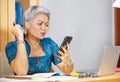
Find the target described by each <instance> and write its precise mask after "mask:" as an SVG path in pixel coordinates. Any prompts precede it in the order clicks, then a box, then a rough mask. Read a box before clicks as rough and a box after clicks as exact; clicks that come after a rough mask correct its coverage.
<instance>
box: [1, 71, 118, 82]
mask: <svg viewBox="0 0 120 82" xmlns="http://www.w3.org/2000/svg"><path fill="white" fill-rule="evenodd" d="M55 77H57V78H59V79H58V80H53V79H51V80H50V81H49V80H46V81H43V80H13V79H7V78H0V82H8V81H9V82H16V81H17V82H19V81H20V82H22V81H24V82H38V81H39V82H120V72H119V73H115V74H114V75H109V76H102V77H88V78H75V79H71V80H61V79H62V76H55ZM67 77H69V78H71V77H70V76H67Z"/></svg>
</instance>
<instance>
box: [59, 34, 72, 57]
mask: <svg viewBox="0 0 120 82" xmlns="http://www.w3.org/2000/svg"><path fill="white" fill-rule="evenodd" d="M72 39H73V37H72V36H65V37H64V40H63V41H62V44H61V45H60V49H59V50H60V51H62V52H63V53H64V51H63V49H62V47H65V48H66V49H67V43H68V44H70V43H71V41H72ZM57 54H58V55H60V54H59V53H57Z"/></svg>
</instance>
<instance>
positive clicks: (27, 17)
mask: <svg viewBox="0 0 120 82" xmlns="http://www.w3.org/2000/svg"><path fill="white" fill-rule="evenodd" d="M38 13H41V14H46V15H47V16H48V18H49V19H50V12H49V10H48V9H46V8H45V7H42V6H32V7H30V8H28V9H27V10H26V12H25V13H24V22H29V23H31V22H32V19H33V18H34V17H35V15H36V14H38Z"/></svg>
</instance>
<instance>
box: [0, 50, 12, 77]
mask: <svg viewBox="0 0 120 82" xmlns="http://www.w3.org/2000/svg"><path fill="white" fill-rule="evenodd" d="M13 74H14V73H13V72H12V70H11V68H10V65H9V63H8V59H7V57H6V55H5V53H1V52H0V77H4V76H5V75H13Z"/></svg>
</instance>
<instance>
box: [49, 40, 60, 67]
mask: <svg viewBox="0 0 120 82" xmlns="http://www.w3.org/2000/svg"><path fill="white" fill-rule="evenodd" d="M50 45H51V47H52V48H51V49H52V50H51V51H52V62H53V63H54V64H55V65H57V64H59V63H61V62H62V59H61V58H60V57H59V56H58V55H57V54H56V53H57V51H58V50H59V46H58V45H57V44H56V43H55V42H54V41H53V40H52V39H50Z"/></svg>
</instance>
